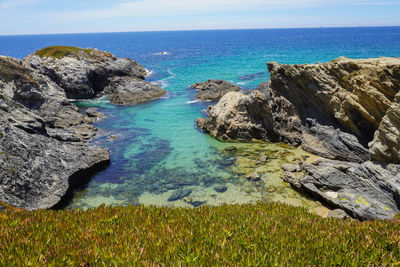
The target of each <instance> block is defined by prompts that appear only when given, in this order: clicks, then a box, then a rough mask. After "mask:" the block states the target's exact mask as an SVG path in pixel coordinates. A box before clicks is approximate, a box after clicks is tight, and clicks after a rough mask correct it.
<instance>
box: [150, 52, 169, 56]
mask: <svg viewBox="0 0 400 267" xmlns="http://www.w3.org/2000/svg"><path fill="white" fill-rule="evenodd" d="M170 54H171V53H169V52H167V51H161V52H158V53H154V55H157V56H168V55H170Z"/></svg>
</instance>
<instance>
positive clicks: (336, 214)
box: [327, 209, 349, 219]
mask: <svg viewBox="0 0 400 267" xmlns="http://www.w3.org/2000/svg"><path fill="white" fill-rule="evenodd" d="M327 218H336V219H346V218H349V215H347V213H346V212H345V211H344V210H342V209H334V210H331V211H330V212H329V213H328V216H327Z"/></svg>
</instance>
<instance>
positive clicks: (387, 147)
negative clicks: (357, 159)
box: [369, 93, 400, 164]
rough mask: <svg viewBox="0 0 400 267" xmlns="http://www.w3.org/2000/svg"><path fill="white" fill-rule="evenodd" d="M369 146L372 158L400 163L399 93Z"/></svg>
mask: <svg viewBox="0 0 400 267" xmlns="http://www.w3.org/2000/svg"><path fill="white" fill-rule="evenodd" d="M369 147H370V149H369V150H370V152H371V156H372V158H373V159H374V160H377V161H380V162H384V163H396V164H400V93H398V94H397V96H396V98H395V100H394V101H393V103H392V105H391V106H390V108H389V109H388V111H387V113H386V115H385V117H383V119H382V121H381V124H380V125H379V128H378V130H377V131H376V132H375V136H374V139H373V140H372V142H371V143H370V144H369Z"/></svg>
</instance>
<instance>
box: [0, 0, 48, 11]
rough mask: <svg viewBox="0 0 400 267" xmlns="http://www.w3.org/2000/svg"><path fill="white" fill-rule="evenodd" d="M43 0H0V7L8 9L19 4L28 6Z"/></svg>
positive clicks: (19, 5)
mask: <svg viewBox="0 0 400 267" xmlns="http://www.w3.org/2000/svg"><path fill="white" fill-rule="evenodd" d="M42 1H43V0H6V1H0V9H1V10H4V9H10V8H16V7H21V6H30V5H34V4H37V3H39V2H42Z"/></svg>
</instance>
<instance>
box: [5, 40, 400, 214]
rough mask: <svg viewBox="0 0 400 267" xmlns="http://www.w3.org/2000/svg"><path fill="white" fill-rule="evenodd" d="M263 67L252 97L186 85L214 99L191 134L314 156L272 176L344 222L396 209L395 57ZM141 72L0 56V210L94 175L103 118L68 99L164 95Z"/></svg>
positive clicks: (102, 156)
mask: <svg viewBox="0 0 400 267" xmlns="http://www.w3.org/2000/svg"><path fill="white" fill-rule="evenodd" d="M268 70H269V72H270V75H271V81H270V82H264V83H262V84H260V85H259V86H258V88H257V89H256V90H253V91H242V90H241V88H240V87H238V86H235V85H233V84H231V83H229V82H226V81H222V80H209V81H206V82H204V83H197V84H194V85H192V86H191V88H194V89H196V90H198V91H199V94H198V95H197V96H196V99H199V100H201V101H218V102H217V103H216V104H215V105H213V106H209V107H208V109H207V116H206V118H200V119H198V120H197V126H198V127H199V128H201V129H202V130H203V131H204V132H206V133H209V134H210V135H211V136H213V137H215V138H218V139H221V140H227V141H229V140H237V141H245V142H249V141H254V140H262V141H269V142H283V143H286V144H290V145H292V146H295V147H298V146H301V148H303V149H304V150H305V151H307V152H309V153H312V154H314V155H318V156H319V157H320V158H319V159H318V160H316V161H314V162H311V163H310V162H300V163H299V164H298V165H293V166H290V165H285V166H284V167H283V169H284V174H283V176H282V179H283V180H284V181H286V182H287V183H289V184H290V185H291V186H292V187H294V188H295V189H297V190H299V191H302V192H304V193H306V194H308V195H310V196H312V197H314V198H316V199H317V200H319V201H321V202H323V203H325V204H326V205H328V206H330V207H332V208H338V209H340V210H343V211H344V212H345V213H346V214H347V215H349V216H351V217H353V218H357V219H360V220H366V219H390V218H393V216H394V214H396V213H399V212H400V165H399V164H400V58H376V59H359V60H353V59H348V58H338V59H336V60H333V61H331V62H328V63H318V64H305V65H284V64H278V63H276V62H270V63H268ZM145 76H146V70H145V69H144V68H143V67H142V66H141V65H140V64H139V63H137V62H135V61H133V60H131V59H126V58H117V57H115V56H114V55H112V54H110V53H108V52H105V51H100V50H96V49H82V48H76V47H60V46H58V47H47V48H44V49H42V50H39V51H37V52H35V53H33V54H31V55H29V56H27V57H26V58H24V59H23V60H19V59H15V58H11V57H4V56H0V202H5V203H9V204H11V205H13V206H16V207H20V208H24V209H28V210H35V209H47V208H52V207H55V206H56V205H58V204H59V203H61V202H62V201H63V200H65V198H66V197H67V196H68V194H69V193H70V191H71V190H72V189H73V188H74V186H76V185H79V184H80V183H82V182H83V181H84V180H85V178H87V177H88V176H89V175H90V174H91V173H93V172H96V171H98V170H100V169H102V168H105V167H106V166H107V165H108V164H109V163H110V155H109V152H108V151H107V150H105V149H102V148H98V147H94V146H91V145H90V144H89V142H90V141H91V140H92V138H93V137H94V136H95V135H96V132H97V129H96V128H95V127H94V126H93V122H95V121H97V120H99V119H101V118H103V117H104V115H103V114H101V113H100V112H98V111H97V110H96V109H94V108H90V109H87V110H86V111H85V112H86V113H85V114H82V113H81V112H80V111H79V110H78V108H77V107H76V106H75V105H74V104H73V101H74V100H75V99H91V98H97V97H102V96H109V99H110V101H111V102H112V103H114V104H118V105H134V104H138V103H142V102H147V101H151V100H153V99H157V98H159V97H161V96H163V95H164V94H165V93H166V91H164V90H163V89H162V88H161V87H159V86H158V85H156V84H153V83H149V82H146V81H145V80H144V79H145ZM260 156H261V155H260ZM296 164H297V163H296ZM258 175H259V174H258V173H254V175H253V176H254V177H253V176H252V177H248V179H250V180H251V179H253V180H254V179H256V178H257V177H259V176H258ZM221 190H222V189H221ZM184 193H185V192H184ZM183 195H184V194H183ZM178 197H181V195H179V196H178ZM343 211H342V212H340V211H336V212H337V213H338V214H340V216H342V217H346V216H347V215H346V214H344V212H343Z"/></svg>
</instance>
